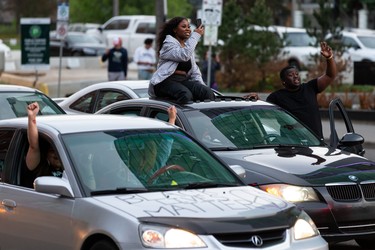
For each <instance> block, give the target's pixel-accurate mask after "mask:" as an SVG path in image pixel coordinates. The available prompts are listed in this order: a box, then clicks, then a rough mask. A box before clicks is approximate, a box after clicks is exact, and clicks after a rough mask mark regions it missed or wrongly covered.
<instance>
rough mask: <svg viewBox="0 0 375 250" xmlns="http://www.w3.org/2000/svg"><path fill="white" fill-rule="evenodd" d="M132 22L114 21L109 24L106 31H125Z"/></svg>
mask: <svg viewBox="0 0 375 250" xmlns="http://www.w3.org/2000/svg"><path fill="white" fill-rule="evenodd" d="M129 23H130V20H114V21H112V22H111V23H109V24H108V25H107V26H106V27H105V28H104V29H105V30H123V29H127V28H128V27H129Z"/></svg>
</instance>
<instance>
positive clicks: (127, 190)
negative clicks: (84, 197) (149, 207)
mask: <svg viewBox="0 0 375 250" xmlns="http://www.w3.org/2000/svg"><path fill="white" fill-rule="evenodd" d="M145 192H149V190H148V189H146V188H116V189H105V190H97V191H92V192H91V195H106V194H134V193H145Z"/></svg>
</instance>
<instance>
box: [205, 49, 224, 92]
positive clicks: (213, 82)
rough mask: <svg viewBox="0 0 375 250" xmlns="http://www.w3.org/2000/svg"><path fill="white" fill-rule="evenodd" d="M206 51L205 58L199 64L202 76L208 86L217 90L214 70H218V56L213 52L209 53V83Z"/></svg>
mask: <svg viewBox="0 0 375 250" xmlns="http://www.w3.org/2000/svg"><path fill="white" fill-rule="evenodd" d="M208 64H209V62H208V52H206V55H205V58H204V60H203V61H202V64H201V70H202V78H203V81H204V82H205V83H206V84H207V85H208V86H210V88H212V89H215V90H218V85H217V82H216V71H218V70H220V67H221V65H220V58H219V56H218V55H216V54H215V53H212V54H211V69H210V70H211V71H210V84H208V83H207V80H208Z"/></svg>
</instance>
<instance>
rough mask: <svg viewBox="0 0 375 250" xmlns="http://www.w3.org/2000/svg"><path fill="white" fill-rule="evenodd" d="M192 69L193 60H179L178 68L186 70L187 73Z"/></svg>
mask: <svg viewBox="0 0 375 250" xmlns="http://www.w3.org/2000/svg"><path fill="white" fill-rule="evenodd" d="M190 69H191V60H189V61H187V62H179V63H178V65H177V68H176V70H182V71H185V72H186V73H187V72H189V70H190Z"/></svg>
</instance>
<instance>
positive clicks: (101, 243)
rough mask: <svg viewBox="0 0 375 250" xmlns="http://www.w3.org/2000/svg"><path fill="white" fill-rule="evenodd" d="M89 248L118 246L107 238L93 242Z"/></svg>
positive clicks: (114, 249)
mask: <svg viewBox="0 0 375 250" xmlns="http://www.w3.org/2000/svg"><path fill="white" fill-rule="evenodd" d="M90 250H118V247H117V246H116V245H115V244H114V243H113V242H111V241H109V240H100V241H98V242H95V243H94V244H93V245H92V246H91V248H90Z"/></svg>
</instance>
